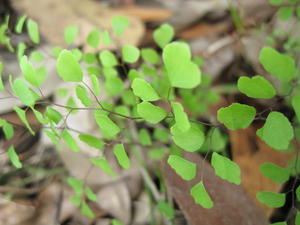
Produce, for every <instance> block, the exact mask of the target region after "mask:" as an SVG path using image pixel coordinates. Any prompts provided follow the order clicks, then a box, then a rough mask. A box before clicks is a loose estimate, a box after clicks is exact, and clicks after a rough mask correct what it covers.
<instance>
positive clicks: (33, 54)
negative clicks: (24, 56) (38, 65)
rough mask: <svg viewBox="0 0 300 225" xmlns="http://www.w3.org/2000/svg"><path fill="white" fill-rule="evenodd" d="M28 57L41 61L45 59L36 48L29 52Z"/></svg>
mask: <svg viewBox="0 0 300 225" xmlns="http://www.w3.org/2000/svg"><path fill="white" fill-rule="evenodd" d="M30 58H31V59H32V60H33V61H35V62H42V61H44V59H45V58H44V56H43V54H42V53H41V52H39V51H37V50H36V51H32V52H31V53H30Z"/></svg>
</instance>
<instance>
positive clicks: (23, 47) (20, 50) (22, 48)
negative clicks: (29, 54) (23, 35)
mask: <svg viewBox="0 0 300 225" xmlns="http://www.w3.org/2000/svg"><path fill="white" fill-rule="evenodd" d="M25 50H26V45H25V44H24V43H23V42H20V43H18V47H17V57H18V60H20V59H21V57H22V56H23V55H24V52H25Z"/></svg>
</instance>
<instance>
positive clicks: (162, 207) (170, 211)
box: [156, 200, 175, 219]
mask: <svg viewBox="0 0 300 225" xmlns="http://www.w3.org/2000/svg"><path fill="white" fill-rule="evenodd" d="M156 207H157V209H158V211H159V212H160V213H161V214H163V215H165V216H166V217H168V218H169V219H174V216H175V210H174V208H173V207H172V206H171V205H170V204H169V203H168V202H166V201H163V200H159V201H158V203H157V205H156Z"/></svg>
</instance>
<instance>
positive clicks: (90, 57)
mask: <svg viewBox="0 0 300 225" xmlns="http://www.w3.org/2000/svg"><path fill="white" fill-rule="evenodd" d="M82 60H83V61H84V62H85V63H86V64H94V63H97V56H96V55H95V54H93V53H90V52H86V53H84V54H83V55H82Z"/></svg>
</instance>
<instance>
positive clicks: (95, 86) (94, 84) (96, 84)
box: [90, 74, 100, 96]
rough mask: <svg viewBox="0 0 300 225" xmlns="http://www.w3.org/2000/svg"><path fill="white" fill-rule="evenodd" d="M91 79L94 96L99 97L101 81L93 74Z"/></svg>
mask: <svg viewBox="0 0 300 225" xmlns="http://www.w3.org/2000/svg"><path fill="white" fill-rule="evenodd" d="M90 78H91V82H92V90H93V92H94V94H95V95H96V96H98V95H99V94H100V83H99V80H98V78H97V76H96V75H95V74H92V75H91V76H90Z"/></svg>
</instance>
